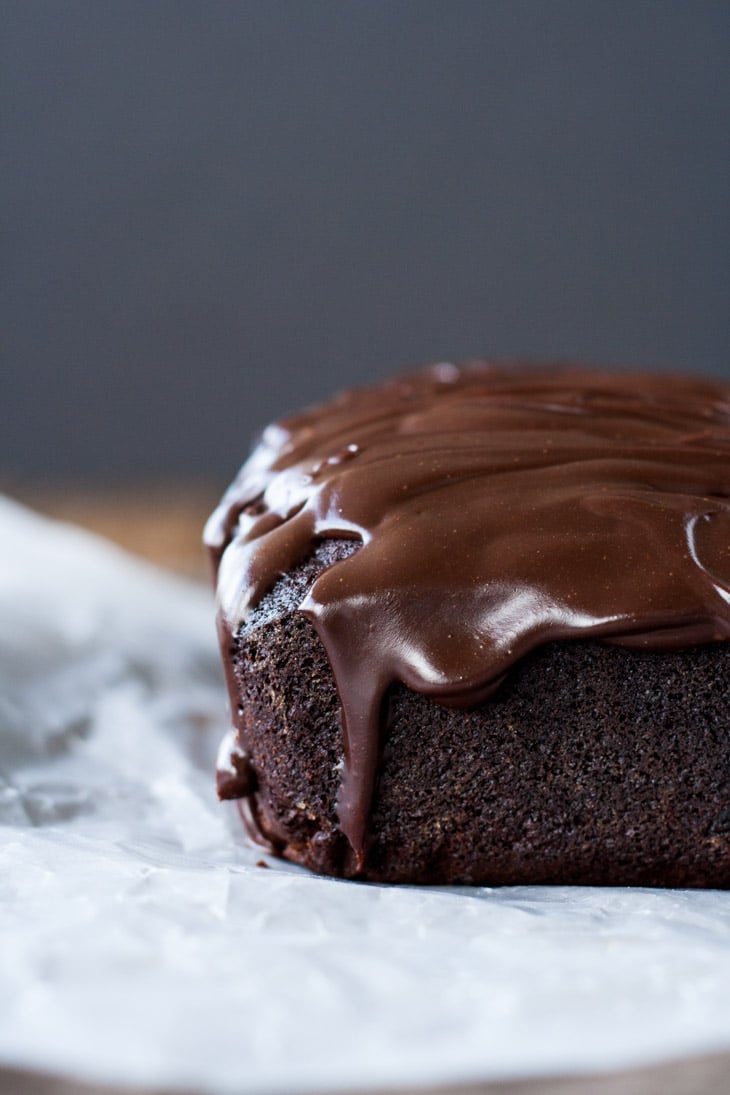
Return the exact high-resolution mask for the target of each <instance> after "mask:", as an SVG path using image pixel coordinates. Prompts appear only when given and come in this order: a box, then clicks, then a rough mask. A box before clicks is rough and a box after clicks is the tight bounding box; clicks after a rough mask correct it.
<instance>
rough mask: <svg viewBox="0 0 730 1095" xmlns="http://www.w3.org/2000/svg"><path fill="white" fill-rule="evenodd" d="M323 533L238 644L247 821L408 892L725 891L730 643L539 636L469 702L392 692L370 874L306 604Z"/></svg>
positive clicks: (341, 549)
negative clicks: (557, 887)
mask: <svg viewBox="0 0 730 1095" xmlns="http://www.w3.org/2000/svg"><path fill="white" fill-rule="evenodd" d="M352 550H353V545H352V544H349V543H346V542H327V543H325V544H323V545H321V546H320V547H319V548H318V549H317V550H316V552H315V554H314V556H312V557H311V558H310V559H309V560H307V562H306V563H304V564H303V565H301V566H300V567H297V568H295V570H294V571H293V572H292V573H291V574H289V575H287V576H286V578H285V579H283V580H282V581H281V582H280V583H278V584H277V586H276V587H275V589H274V591H273V592H272V593H270V594H269V595H267V597H265V598H264V600H263V601H262V603H261V605H260V607H259V609H257V610H256V611H254V612H253V613H252V615H251V617H250V619H249V620H248V621H247V623H246V625H245V626H244V627H243V628H242V630H241V632H240V634H239V636H238V637H237V639H236V643H235V657H234V666H235V669H234V675H235V679H236V682H237V688H238V692H239V700H240V714H241V717H242V720H243V722H242V737H243V738H244V739H245V740H246V742H247V746H246V748H247V751H248V755H249V758H250V763H251V766H252V768H253V770H254V771H255V772H256V773H257V776H256V779H257V782H256V786H255V791H254V792H253V793H252V794H251V796H250V798H249V799H248V806H247V817H248V824H249V826H254V827H255V828H256V829H257V835H258V837H259V839H261V838H262V837H263V838H264V840H266V841H268V842H270V845H271V847H272V850H274V851H275V852H277V854H280V855H284V856H285V857H286V858H289V859H291V860H293V861H294V862H297V863H301V864H303V865H305V866H307V867H310V868H311V869H313V870H315V871H318V872H321V873H324V874H332V875H340V876H345V877H360V878H365V879H369V880H371V881H385V882H411V883H429V884H440V883H451V884H457V883H466V884H469V883H480V884H485V885H492V884H494V885H497V884H529V883H562V884H571V883H572V884H580V885H642V886H709V887H718V888H725V887H730V690H728V686H727V682H728V680H729V679H730V644H721V643H717V644H709V645H703V646H699V647H695V648H691V649H687V650H683V651H675V652H655V651H633V650H625V649H621V648H620V647H609V646H606V645H604V644H599V643H596V642H592V641H579V642H566V641H563V642H558V643H553V644H547V645H545V646H543V647H540V648H538V649H537V650H535V651H533V652H531V653H530V654H528V655H527V656H525V658H523V659H522V660H521V661H520V662H519V663H518V664H517V665H516V666H515V668H514V669H513V670H512V671H511V672H510V674H509V675H508V677H507V679H506V680H505V681H504V682H503V684H502V687H501V688H500V689H499V690H498V691H497V693H496V694H495V696H494V697H492V698H491V699H489V700H487V701H485V702H484V703H482V704H479V705H477V706H476V707H475V708H473V709H471V710H468V711H465V710H459V709H455V708H448V707H443V706H441V705H439V704H437V703H435V702H434V701H433V700H431V699H430V698H428V697H426V696H423V695H419V694H417V693H414V692H412V691H410V690H408V689H406V688H404V687H403V686H402V685H395V686H393V687H392V688H391V689H390V690H389V691H388V693H387V695H386V701H385V702H386V709H385V710H384V712H383V722H382V725H383V736H382V741H381V746H380V755H379V764H378V773H379V774H378V779H377V783H376V788H375V792H374V797H373V807H372V814H371V818H370V824H369V845H368V852H367V856H366V861H365V867H364V869H363V868H362V867H361V866H359V864H358V862H357V859H356V857H355V856H354V853H353V851H352V849H351V847H350V845H349V842H348V841H347V839H346V838H345V837H344V836H343V834H342V832H341V829H340V826H339V820H338V815H337V794H338V789H339V779H340V772H341V766H342V762H343V752H342V750H343V745H342V730H341V723H340V717H339V709H340V705H339V696H338V694H337V690H336V686H335V683H334V679H333V677H332V673H331V670H330V666H329V663H328V660H327V655H326V652H325V650H324V647H323V646H322V644H321V642H320V640H319V637H318V635H317V634H316V632H315V630H314V628H313V627H312V625H311V623H310V622H309V621H308V620H307V619H306V618H305V617H303V616H302V614H301V613H300V612H299V611H298V605H299V603H300V601H301V598H302V595H303V594H304V592H305V591H306V588H307V587H308V586H309V585H310V584H311V583H312V581H313V580H314V578H315V576H316V575H317V574H318V573H320V572H321V571H322V569H324V568H325V567H327V566H332V565H334V563H335V562H336V561H337V560H338V558H343V557H347V555H349V554H350V553H351V552H352Z"/></svg>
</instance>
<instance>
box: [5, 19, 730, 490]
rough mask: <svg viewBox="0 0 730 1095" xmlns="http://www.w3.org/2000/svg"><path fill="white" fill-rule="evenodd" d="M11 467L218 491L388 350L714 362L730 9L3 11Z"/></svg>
mask: <svg viewBox="0 0 730 1095" xmlns="http://www.w3.org/2000/svg"><path fill="white" fill-rule="evenodd" d="M2 23H3V33H2V46H1V49H2V56H1V57H0V73H1V74H0V80H1V82H2V84H1V96H0V100H1V109H2V133H3V138H2V140H3V168H2V172H0V188H1V194H2V201H1V202H0V208H1V211H2V219H3V244H2V259H1V265H2V292H1V294H0V298H1V304H0V307H1V309H2V315H1V316H0V321H1V322H0V328H1V330H2V344H3V345H2V370H1V380H0V384H1V386H2V391H1V392H0V407H1V408H2V428H1V429H0V473H2V475H3V476H4V478H5V480H6V481H12V480H13V479H18V480H23V481H32V480H38V479H42V480H43V481H44V482H46V483H53V482H54V481H58V482H61V481H64V482H65V481H69V480H73V481H74V482H77V483H106V484H108V483H121V482H125V481H139V480H143V479H148V480H151V479H156V480H160V479H165V478H176V479H178V480H180V481H192V480H194V479H199V480H205V481H207V482H210V483H216V484H218V485H219V486H221V487H222V486H223V485H224V483H225V482H226V480H227V479H228V478H229V477H230V476H231V475H232V474H233V472H234V471H235V469H236V468H237V466H238V464H239V463H240V462H241V459H242V458H243V456H244V455H245V452H246V449H247V448H248V445H249V442H250V440H251V438H252V436H253V434H254V433H255V432H256V431H257V430H258V429H259V428H260V427H261V426H262V425H264V424H265V423H266V421H267V420H268V419H270V418H271V417H272V416H278V415H279V414H281V413H283V412H284V411H286V410H290V409H295V408H297V407H298V406H299V405H300V404H302V403H307V402H311V401H313V400H316V399H320V398H322V397H324V396H326V395H328V394H329V393H330V392H331V391H332V390H333V389H337V388H339V387H342V386H344V385H349V384H352V383H365V382H368V381H369V380H371V379H374V378H377V377H380V376H383V375H385V374H386V373H388V372H390V371H392V370H394V369H396V368H399V367H401V366H404V365H410V364H414V363H420V362H422V361H426V360H430V359H443V358H448V357H451V358H457V359H458V358H460V357H464V356H467V355H470V354H479V353H483V354H489V355H496V356H500V357H505V356H506V357H514V356H528V357H536V358H555V357H569V358H579V359H591V360H597V361H601V362H608V363H629V364H644V365H650V366H652V365H656V366H660V367H668V368H675V369H677V368H680V369H690V370H695V369H696V370H702V371H705V372H708V373H714V374H716V375H722V376H726V377H727V376H730V354H729V352H728V351H729V349H730V346H729V343H730V337H729V336H730V310H729V309H728V302H729V301H730V258H729V255H730V231H729V213H728V208H729V205H728V178H729V168H730V152H729V145H728V132H729V131H730V126H729V124H728V123H729V122H730V117H729V115H730V64H729V63H728V61H729V53H730V50H729V43H730V5H728V4H727V3H725V2H719V3H713V2H700V0H694V2H692V3H689V2H672V0H656V2H654V0H608V2H590V0H534V2H531V0H481V2H476V3H474V2H470V0H456V2H451V0H439V2H431V0H416V2H409V0H387V2H383V0H309V2H300V0H260V2H259V0H257V2H248V0H238V2H228V0H213V2H203V0H200V2H188V0H175V2H163V0H143V2H135V0H118V2H109V0H95V2H92V0H88V2H87V0H84V2H78V0H63V2H59V0H17V2H8V0H5V2H4V3H3V4H2Z"/></svg>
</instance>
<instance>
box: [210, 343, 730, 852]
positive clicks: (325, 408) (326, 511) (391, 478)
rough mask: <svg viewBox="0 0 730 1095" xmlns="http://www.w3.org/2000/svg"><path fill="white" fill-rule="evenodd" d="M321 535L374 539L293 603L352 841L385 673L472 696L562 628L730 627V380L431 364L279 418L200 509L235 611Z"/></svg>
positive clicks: (659, 642) (631, 631)
mask: <svg viewBox="0 0 730 1095" xmlns="http://www.w3.org/2000/svg"><path fill="white" fill-rule="evenodd" d="M323 538H340V539H353V540H357V541H360V542H361V544H362V547H361V548H360V550H358V551H357V552H355V553H354V554H353V555H350V556H349V557H348V558H346V559H344V560H341V561H340V562H338V563H336V564H335V565H334V566H333V567H331V568H330V569H329V570H327V571H325V572H324V573H323V574H322V575H321V576H320V577H319V578H318V579H317V580H316V582H315V583H314V585H313V586H312V588H311V590H310V591H309V593H308V594H307V596H306V598H305V600H304V601H303V603H302V605H301V611H303V612H304V613H305V614H306V615H307V616H308V617H309V618H310V619H311V620H312V622H313V624H314V626H315V628H316V629H317V631H318V633H319V635H320V637H321V639H322V641H323V643H324V645H325V648H326V650H327V654H328V657H329V660H330V663H331V665H332V669H333V672H334V676H335V680H336V683H337V688H338V691H339V695H340V699H341V702H342V709H343V722H344V753H345V763H344V771H343V779H342V791H341V794H340V798H339V801H338V810H339V816H340V822H341V827H342V829H343V831H344V832H345V833H346V835H347V836H348V838H349V840H350V843H351V844H352V846H353V848H354V849H355V851H356V853H358V854H361V852H362V849H363V846H364V839H365V822H366V817H367V811H368V807H369V798H370V794H371V792H372V786H373V782H374V778H375V766H376V763H377V754H378V740H379V719H380V710H381V705H382V698H383V695H384V693H385V690H386V689H387V687H388V686H389V685H390V684H391V683H392V682H394V681H402V682H403V683H404V684H405V685H407V686H408V687H410V688H412V689H413V690H414V691H417V692H422V693H425V694H428V695H430V696H432V697H433V698H434V699H436V700H437V701H439V702H442V703H455V704H460V705H469V704H473V703H477V702H479V701H480V700H482V699H484V698H486V697H487V696H488V695H489V694H490V692H491V691H493V690H494V689H495V688H496V687H497V686H498V684H499V682H500V680H501V679H502V678H503V677H504V674H505V673H506V672H507V671H508V670H509V668H510V666H511V665H512V664H514V662H515V661H516V660H517V659H518V658H520V657H521V656H522V655H524V654H525V653H526V652H527V651H528V650H530V649H532V648H534V647H535V646H537V645H539V644H542V643H545V642H549V641H552V640H556V639H565V638H580V637H588V636H591V637H593V638H596V637H598V638H602V639H604V640H607V641H611V642H619V643H622V644H623V645H631V646H638V647H651V648H660V649H668V648H671V647H676V646H686V645H692V644H698V643H706V642H713V641H723V640H727V639H729V638H730V385H728V384H725V383H722V382H719V381H709V380H699V379H696V378H688V377H677V376H671V375H666V374H664V375H652V374H646V373H623V372H609V371H604V370H595V369H587V368H583V367H562V366H560V367H539V368H537V367H522V366H504V365H494V364H490V363H487V362H473V363H467V364H465V365H463V366H454V365H451V364H440V365H435V366H432V367H430V368H428V369H424V370H421V371H419V372H416V373H413V374H410V375H406V376H404V377H401V378H398V379H396V380H393V381H390V382H388V383H386V384H383V385H380V386H377V387H373V388H368V389H360V390H357V389H356V390H352V391H349V392H345V393H343V394H342V395H340V396H339V397H337V398H336V399H334V400H332V401H331V402H329V403H326V404H323V405H321V406H319V407H315V408H312V409H310V410H307V411H305V412H303V413H302V414H299V415H295V416H292V417H290V418H287V419H285V420H283V421H282V422H280V423H278V424H276V425H273V426H270V427H269V428H268V429H267V430H266V431H265V432H264V434H263V436H262V438H261V441H260V442H259V444H258V446H257V447H256V448H255V449H254V451H253V453H252V455H251V456H250V458H249V460H248V461H247V462H246V464H244V466H243V468H242V469H241V472H240V473H239V475H238V477H237V478H236V480H235V481H234V483H233V484H232V485H231V487H230V488H229V490H228V491H227V493H226V495H225V497H224V499H223V501H222V502H221V505H220V506H219V507H218V509H217V510H216V512H215V513H214V514H213V516H212V518H211V520H210V521H209V523H208V526H207V528H206V542H207V544H208V546H209V548H210V549H211V552H212V553H213V556H214V558H215V560H216V562H217V563H218V596H219V611H220V619H221V623H222V626H223V627H224V628H225V629H226V631H227V632H230V633H234V632H235V631H236V630H237V628H238V627H239V626H240V624H241V623H242V622H243V621H244V620H245V618H246V616H247V614H248V613H249V611H250V610H251V608H252V607H254V606H255V605H256V604H257V603H258V601H259V600H260V599H261V597H262V596H263V595H264V594H265V593H266V592H267V591H268V590H269V589H270V588H271V587H272V586H273V585H274V584H275V582H276V580H277V578H278V576H279V575H280V574H282V573H284V572H286V571H287V570H289V569H291V568H292V567H293V566H295V565H296V564H297V563H299V562H301V561H302V560H303V559H304V558H306V557H307V556H308V555H309V554H311V552H312V551H313V549H314V546H315V545H316V543H317V542H318V541H319V540H321V539H323Z"/></svg>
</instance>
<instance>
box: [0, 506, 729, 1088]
mask: <svg viewBox="0 0 730 1095" xmlns="http://www.w3.org/2000/svg"><path fill="white" fill-rule="evenodd" d="M212 616H213V613H212V597H211V595H210V594H209V592H208V591H207V590H204V589H200V588H198V587H196V586H193V585H190V584H185V583H183V582H181V581H178V580H176V579H173V578H171V577H168V576H166V575H164V574H163V573H161V572H159V571H156V570H154V569H152V568H150V567H147V566H144V565H143V564H141V563H137V562H136V561H133V560H132V559H130V558H129V557H128V556H125V555H123V554H122V553H121V552H118V551H117V550H115V549H114V548H112V547H110V546H109V545H107V544H105V543H103V542H101V541H99V540H97V539H95V538H93V537H91V536H89V535H87V534H85V533H82V532H80V531H78V530H74V529H70V528H67V527H64V526H60V525H55V524H53V523H51V522H48V521H45V520H42V519H41V518H38V517H36V516H34V515H32V514H30V513H28V512H27V511H25V510H23V509H21V508H20V507H18V506H16V505H15V504H14V503H11V502H10V501H7V500H5V499H0V949H1V955H0V958H1V960H0V1014H1V1021H0V1063H4V1064H14V1065H23V1066H29V1067H34V1068H37V1069H50V1070H54V1071H62V1072H65V1073H68V1074H71V1075H74V1076H80V1077H86V1078H91V1079H96V1080H106V1081H110V1082H125V1083H129V1084H134V1083H144V1084H148V1085H165V1086H168V1087H170V1088H175V1087H180V1088H185V1089H186V1090H189V1089H190V1088H195V1087H200V1088H202V1089H205V1090H206V1091H210V1092H234V1091H235V1092H246V1091H251V1092H254V1091H255V1092H289V1093H296V1092H306V1091H313V1090H326V1089H340V1090H343V1089H345V1090H346V1089H348V1088H352V1087H358V1088H360V1089H362V1088H368V1087H378V1086H381V1085H397V1084H400V1083H404V1084H405V1083H408V1084H416V1083H419V1082H421V1081H422V1082H424V1083H439V1082H456V1081H459V1080H487V1079H492V1078H505V1077H525V1076H530V1075H541V1074H547V1073H570V1072H576V1071H584V1070H602V1069H614V1068H620V1067H624V1066H630V1065H634V1064H638V1063H644V1062H646V1063H649V1062H656V1061H661V1060H666V1059H669V1058H672V1057H676V1056H681V1055H684V1054H690V1053H695V1052H697V1053H699V1052H704V1051H712V1050H722V1049H727V1048H730V894H727V893H719V892H712V891H706V892H685V891H650V890H633V891H632V890H621V889H611V890H599V889H568V888H564V889H563V888H528V887H521V888H507V889H502V890H490V889H459V890H456V889H418V888H409V887H390V888H389V887H381V886H371V885H362V884H360V885H358V884H353V883H344V882H335V881H330V880H326V879H321V878H316V877H314V876H311V875H309V874H307V873H305V872H303V871H299V870H297V869H295V868H291V867H286V866H285V865H283V864H280V863H278V862H276V861H273V860H269V864H270V869H268V870H264V869H262V868H261V867H257V866H256V862H257V861H260V860H261V858H262V857H261V853H260V851H259V850H255V849H251V848H249V847H248V846H247V845H246V843H245V840H244V837H243V835H242V831H241V828H240V825H239V824H238V820H237V817H236V815H235V811H234V810H233V809H232V808H224V807H223V806H221V805H220V804H218V803H217V801H216V799H215V795H214V791H213V771H212V768H213V757H214V754H215V748H216V746H217V743H218V740H219V738H220V737H221V736H222V733H223V732H224V730H225V728H226V721H225V699H224V693H223V685H222V677H221V674H220V671H219V668H218V654H217V650H216V644H215V637H214V627H213V619H212Z"/></svg>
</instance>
